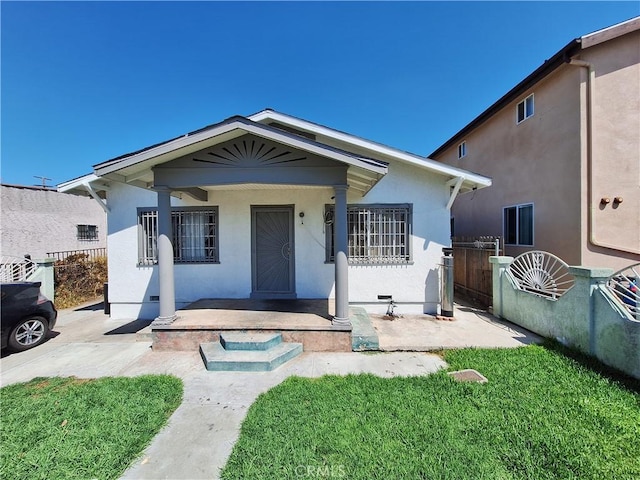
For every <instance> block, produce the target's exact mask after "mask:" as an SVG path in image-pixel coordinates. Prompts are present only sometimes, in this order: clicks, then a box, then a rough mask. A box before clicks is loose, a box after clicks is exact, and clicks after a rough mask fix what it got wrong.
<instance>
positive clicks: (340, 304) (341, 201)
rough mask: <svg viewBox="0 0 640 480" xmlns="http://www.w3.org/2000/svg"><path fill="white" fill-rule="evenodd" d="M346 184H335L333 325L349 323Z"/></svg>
mask: <svg viewBox="0 0 640 480" xmlns="http://www.w3.org/2000/svg"><path fill="white" fill-rule="evenodd" d="M348 188H349V186H348V185H336V186H334V187H333V190H334V191H335V207H334V208H335V217H334V223H333V226H334V230H333V231H334V239H333V242H334V258H335V264H334V265H335V275H336V292H335V293H336V311H335V316H334V317H333V324H334V325H351V322H350V321H349V261H348V260H347V247H348V239H347V189H348Z"/></svg>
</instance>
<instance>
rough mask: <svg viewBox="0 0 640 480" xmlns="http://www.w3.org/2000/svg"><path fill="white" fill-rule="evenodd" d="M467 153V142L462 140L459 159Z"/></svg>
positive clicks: (459, 147)
mask: <svg viewBox="0 0 640 480" xmlns="http://www.w3.org/2000/svg"><path fill="white" fill-rule="evenodd" d="M466 154H467V142H462V143H461V144H460V145H458V159H460V158H462V157H464V156H465V155H466Z"/></svg>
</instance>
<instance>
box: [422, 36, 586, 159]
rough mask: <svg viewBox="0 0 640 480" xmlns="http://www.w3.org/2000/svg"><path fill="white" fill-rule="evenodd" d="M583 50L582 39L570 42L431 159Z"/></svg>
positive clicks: (437, 150) (439, 149)
mask: <svg viewBox="0 0 640 480" xmlns="http://www.w3.org/2000/svg"><path fill="white" fill-rule="evenodd" d="M581 48H582V47H581V39H580V38H575V39H573V40H571V42H569V43H568V44H567V45H566V46H565V47H564V48H562V49H561V50H560V51H558V52H557V53H556V54H555V55H554V56H552V57H551V58H549V59H548V60H545V62H544V63H543V64H542V65H540V67H538V68H537V69H536V70H534V71H533V73H531V74H530V75H529V76H527V77H526V78H525V79H524V80H522V81H521V82H520V83H518V84H517V85H516V86H515V87H513V88H512V89H511V90H509V91H508V92H507V93H506V94H504V95H503V96H502V97H500V98H499V99H498V100H497V101H496V102H495V103H494V104H493V105H491V106H490V107H489V108H487V109H486V110H485V111H484V112H482V113H481V114H480V115H478V116H477V117H476V118H474V119H473V120H472V121H471V122H470V123H468V124H467V125H466V126H465V127H464V128H462V130H460V131H458V133H456V134H455V135H453V136H452V137H451V138H450V139H449V140H447V141H446V142H445V143H443V144H442V145H441V146H440V147H438V148H437V149H436V150H435V151H434V152H432V153H431V154H430V155H429V157H431V158H433V157H437V156H438V155H440V154H441V153H442V152H444V151H445V150H447V149H448V148H450V147H451V146H452V145H455V144H456V143H457V142H458V141H460V140H462V139H463V137H465V136H466V135H467V134H468V133H469V132H471V131H473V130H474V129H475V128H477V127H478V126H480V125H481V124H482V123H484V122H485V121H486V120H488V119H489V118H491V117H492V116H493V115H494V114H495V113H496V112H498V111H499V110H501V109H502V108H504V107H505V106H506V105H508V104H509V103H511V102H513V101H514V100H516V99H517V98H518V97H520V96H521V95H522V94H523V93H524V92H526V91H527V90H528V89H530V88H531V87H532V86H533V85H535V84H536V83H538V82H539V81H540V80H542V79H543V78H545V77H546V76H547V75H549V74H550V73H551V72H553V71H554V70H556V69H557V68H558V67H560V66H561V65H563V64H564V63H566V62H567V61H568V60H569V58H570V57H571V56H573V55H575V54H576V53H577V52H578V51H580V49H581Z"/></svg>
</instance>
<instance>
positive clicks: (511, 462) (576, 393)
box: [223, 346, 640, 480]
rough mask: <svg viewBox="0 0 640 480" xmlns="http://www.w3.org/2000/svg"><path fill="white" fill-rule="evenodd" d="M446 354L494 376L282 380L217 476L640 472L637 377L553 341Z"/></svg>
mask: <svg viewBox="0 0 640 480" xmlns="http://www.w3.org/2000/svg"><path fill="white" fill-rule="evenodd" d="M445 360H446V361H447V362H448V363H449V364H450V365H451V369H450V370H458V369H463V368H474V369H476V370H478V371H479V372H481V373H482V374H483V375H485V376H486V377H487V378H488V379H489V383H486V384H477V383H460V382H456V381H454V380H453V379H451V378H450V377H449V376H448V375H447V374H446V373H445V372H439V373H437V374H433V375H429V376H425V377H414V378H392V379H382V378H379V377H375V376H373V375H351V376H347V377H339V376H327V377H322V378H319V379H306V378H296V377H292V378H289V379H287V380H286V381H285V382H283V383H282V384H281V385H279V386H277V387H275V388H273V389H272V390H270V391H269V392H267V393H265V394H263V395H261V396H260V397H259V398H258V400H257V401H256V403H254V404H253V405H252V406H251V408H250V410H249V413H248V415H247V418H246V420H245V422H244V423H243V425H242V430H241V435H240V439H239V441H238V443H237V444H236V446H235V448H234V450H233V452H232V455H231V457H230V459H229V461H228V463H227V465H226V467H225V469H224V471H223V478H224V479H248V478H251V479H258V478H263V479H273V478H293V479H295V478H298V479H299V478H348V479H358V478H361V479H367V480H368V479H372V478H381V479H414V478H424V479H455V480H460V479H465V478H469V479H478V478H487V479H497V478H499V479H511V478H522V479H557V478H574V479H581V480H584V479H597V480H601V479H632V478H640V394H639V393H638V392H640V390H639V389H638V385H639V382H635V381H626V382H625V383H624V384H623V383H621V382H618V381H616V380H613V379H611V377H608V376H606V375H605V374H603V373H596V371H594V370H593V369H591V368H589V367H585V366H583V364H582V363H580V362H579V361H577V360H575V359H572V358H570V357H568V356H565V355H563V354H562V353H561V352H560V351H559V350H558V349H557V348H555V347H551V346H550V347H548V348H545V347H541V346H528V347H523V348H519V349H514V350H512V349H503V350H479V349H466V350H458V351H450V352H447V353H446V354H445Z"/></svg>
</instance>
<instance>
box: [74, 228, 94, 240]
mask: <svg viewBox="0 0 640 480" xmlns="http://www.w3.org/2000/svg"><path fill="white" fill-rule="evenodd" d="M76 227H77V238H78V240H84V241H92V240H98V227H97V225H77V226H76Z"/></svg>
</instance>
